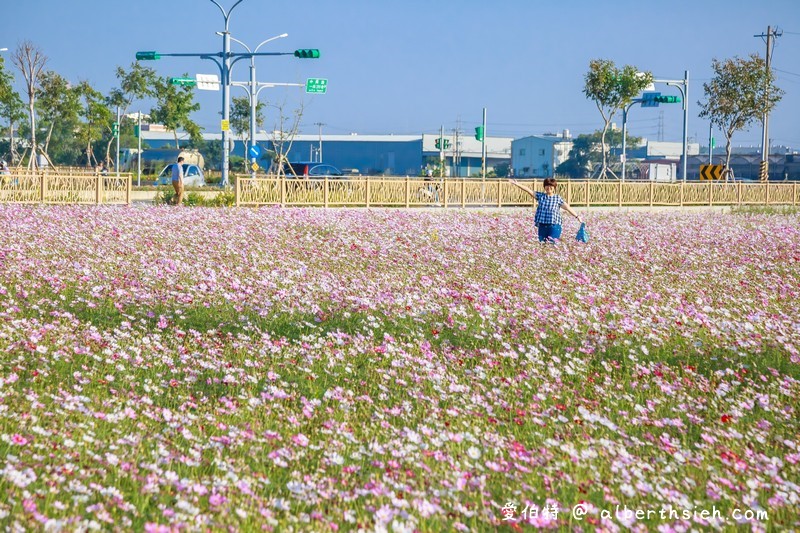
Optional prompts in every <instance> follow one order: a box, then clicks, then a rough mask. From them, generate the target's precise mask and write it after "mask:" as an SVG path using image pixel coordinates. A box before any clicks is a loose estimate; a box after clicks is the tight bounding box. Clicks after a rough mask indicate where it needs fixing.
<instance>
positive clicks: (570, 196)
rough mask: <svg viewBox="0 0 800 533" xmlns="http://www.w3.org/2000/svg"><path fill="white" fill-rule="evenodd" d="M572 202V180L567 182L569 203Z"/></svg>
mask: <svg viewBox="0 0 800 533" xmlns="http://www.w3.org/2000/svg"><path fill="white" fill-rule="evenodd" d="M571 202H572V180H570V181H568V182H567V203H568V204H570V205H572V204H571Z"/></svg>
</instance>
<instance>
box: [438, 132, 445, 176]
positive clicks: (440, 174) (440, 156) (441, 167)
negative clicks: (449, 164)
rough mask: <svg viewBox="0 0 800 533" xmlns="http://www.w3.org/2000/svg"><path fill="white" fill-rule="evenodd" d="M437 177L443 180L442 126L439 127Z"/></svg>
mask: <svg viewBox="0 0 800 533" xmlns="http://www.w3.org/2000/svg"><path fill="white" fill-rule="evenodd" d="M439 177H440V178H444V126H443V125H442V126H440V127H439Z"/></svg>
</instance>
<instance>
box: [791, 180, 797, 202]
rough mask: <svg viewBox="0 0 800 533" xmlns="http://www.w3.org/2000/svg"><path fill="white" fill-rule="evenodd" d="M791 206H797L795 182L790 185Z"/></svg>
mask: <svg viewBox="0 0 800 533" xmlns="http://www.w3.org/2000/svg"><path fill="white" fill-rule="evenodd" d="M792 205H793V206H794V205H797V182H796V181H795V182H794V183H792Z"/></svg>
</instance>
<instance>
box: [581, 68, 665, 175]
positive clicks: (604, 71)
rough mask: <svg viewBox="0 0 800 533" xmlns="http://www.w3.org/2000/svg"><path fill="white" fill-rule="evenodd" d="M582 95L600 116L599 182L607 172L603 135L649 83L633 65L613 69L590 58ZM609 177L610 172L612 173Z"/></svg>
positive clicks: (646, 73) (644, 73)
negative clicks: (616, 117)
mask: <svg viewBox="0 0 800 533" xmlns="http://www.w3.org/2000/svg"><path fill="white" fill-rule="evenodd" d="M584 81H585V85H584V87H583V94H585V95H586V97H587V98H589V99H590V100H592V101H593V102H594V103H595V104H596V105H597V109H598V111H600V115H601V116H602V117H603V130H602V135H601V136H600V143H601V147H602V151H601V154H602V159H603V166H602V168H601V170H600V176H599V178H600V179H605V178H606V176H607V173H608V172H610V171H609V170H608V149H607V148H606V132H607V131H608V128H609V126H610V125H611V121H612V120H613V118H614V115H615V114H616V113H617V112H618V111H620V110H622V109H623V108H624V107H625V106H627V105H628V104H630V103H631V101H633V99H634V98H636V96H637V95H638V94H639V93H640V92H642V90H643V89H644V88H645V87H647V86H648V85H649V84H650V83H652V82H653V75H652V74H651V73H650V72H640V71H639V69H637V68H636V67H635V66H632V65H626V66H624V67H623V68H621V69H620V68H617V66H616V65H615V64H614V62H613V61H611V60H609V59H593V60H591V61H590V62H589V72H587V73H586V75H585V76H584ZM612 174H613V173H612Z"/></svg>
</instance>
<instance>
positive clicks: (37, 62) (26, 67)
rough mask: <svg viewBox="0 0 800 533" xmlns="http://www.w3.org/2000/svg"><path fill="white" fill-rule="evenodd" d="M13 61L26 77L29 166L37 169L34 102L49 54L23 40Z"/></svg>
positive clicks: (15, 52) (12, 58)
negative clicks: (29, 140)
mask: <svg viewBox="0 0 800 533" xmlns="http://www.w3.org/2000/svg"><path fill="white" fill-rule="evenodd" d="M11 61H12V62H13V63H14V66H15V67H17V68H18V69H19V71H20V72H21V73H22V77H23V78H24V79H25V90H26V91H27V93H28V114H29V116H30V119H31V157H30V162H29V163H28V166H29V167H30V168H32V169H35V168H36V154H37V153H38V147H37V145H36V112H35V110H34V104H35V102H36V91H37V90H38V88H39V85H40V82H41V78H42V74H43V72H44V67H45V65H47V56H46V55H44V53H42V51H41V50H40V49H39V47H38V46H36V45H35V44H33V43H32V42H30V41H22V42H21V43H20V44H18V45H17V49H16V50H15V51H14V55H13V56H12V57H11Z"/></svg>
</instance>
